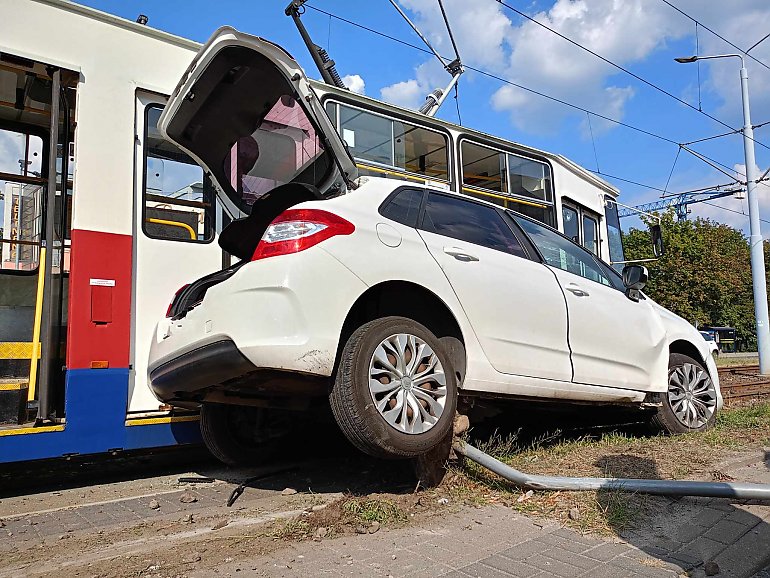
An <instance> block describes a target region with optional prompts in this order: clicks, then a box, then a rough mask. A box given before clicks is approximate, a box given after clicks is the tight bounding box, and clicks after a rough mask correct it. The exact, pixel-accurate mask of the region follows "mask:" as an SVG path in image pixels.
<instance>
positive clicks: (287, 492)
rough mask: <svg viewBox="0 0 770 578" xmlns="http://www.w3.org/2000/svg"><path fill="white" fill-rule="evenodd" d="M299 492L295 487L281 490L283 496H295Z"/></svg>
mask: <svg viewBox="0 0 770 578" xmlns="http://www.w3.org/2000/svg"><path fill="white" fill-rule="evenodd" d="M296 493H297V490H295V489H294V488H285V489H284V490H283V491H281V495H282V496H293V495H294V494H296Z"/></svg>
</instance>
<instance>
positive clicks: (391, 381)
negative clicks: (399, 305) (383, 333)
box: [369, 333, 447, 434]
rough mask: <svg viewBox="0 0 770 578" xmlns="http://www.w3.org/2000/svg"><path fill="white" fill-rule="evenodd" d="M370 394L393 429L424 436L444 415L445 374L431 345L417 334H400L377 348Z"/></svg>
mask: <svg viewBox="0 0 770 578" xmlns="http://www.w3.org/2000/svg"><path fill="white" fill-rule="evenodd" d="M369 392H370V393H371V396H372V400H373V401H374V404H375V406H376V407H377V411H378V412H379V413H380V415H381V416H382V417H383V419H385V421H386V422H387V423H388V424H389V425H390V426H391V427H393V428H395V429H396V430H398V431H400V432H403V433H407V434H421V433H424V432H426V431H428V430H429V429H431V428H432V427H433V426H434V425H435V424H436V422H437V421H438V420H439V418H440V417H441V415H442V414H443V412H444V407H445V406H446V399H447V387H446V375H445V374H444V368H443V366H442V365H441V361H439V358H438V356H437V355H436V353H435V351H433V349H432V348H431V347H430V345H428V344H427V343H426V342H425V341H423V340H422V339H420V338H419V337H417V336H415V335H410V334H405V333H399V334H396V335H391V336H390V337H387V338H386V339H384V340H383V341H381V342H380V344H379V345H378V346H377V347H376V348H375V350H374V353H373V354H372V358H371V361H370V362H369Z"/></svg>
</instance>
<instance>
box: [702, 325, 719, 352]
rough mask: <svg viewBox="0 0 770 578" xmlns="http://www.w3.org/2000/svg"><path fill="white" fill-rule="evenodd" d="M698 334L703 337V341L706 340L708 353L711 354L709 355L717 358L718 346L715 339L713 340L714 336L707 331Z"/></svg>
mask: <svg viewBox="0 0 770 578" xmlns="http://www.w3.org/2000/svg"><path fill="white" fill-rule="evenodd" d="M700 334H701V335H702V336H703V339H705V340H706V343H707V344H708V346H709V351H710V352H711V355H713V356H718V355H719V345H717V342H716V339H714V336H713V335H712V334H711V333H709V332H708V331H701V332H700Z"/></svg>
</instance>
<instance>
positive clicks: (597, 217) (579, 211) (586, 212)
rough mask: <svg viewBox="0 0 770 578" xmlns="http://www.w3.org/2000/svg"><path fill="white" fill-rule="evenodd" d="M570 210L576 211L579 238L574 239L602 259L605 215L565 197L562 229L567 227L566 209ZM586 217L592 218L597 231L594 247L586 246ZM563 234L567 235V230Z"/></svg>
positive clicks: (562, 211) (562, 204) (562, 205)
mask: <svg viewBox="0 0 770 578" xmlns="http://www.w3.org/2000/svg"><path fill="white" fill-rule="evenodd" d="M565 209H567V210H570V211H572V212H573V213H575V218H576V220H577V222H576V224H577V233H578V234H577V238H573V239H572V240H573V241H574V242H575V243H576V244H578V245H580V246H581V247H583V248H584V249H585V250H586V251H588V252H589V253H591V254H592V255H594V256H595V257H597V258H599V259H601V251H602V241H603V238H602V227H601V223H602V218H603V216H602V215H601V214H599V213H597V212H596V211H592V210H591V209H589V208H587V207H585V206H583V205H581V204H580V203H577V202H575V201H573V200H572V199H571V198H569V197H563V198H562V200H561V218H562V229H565V227H564V210H565ZM585 219H590V220H591V221H592V222H593V224H594V231H595V232H596V236H595V238H594V243H593V248H591V247H586V245H585V226H584V225H585ZM563 235H565V236H567V233H566V230H565V231H564V233H563Z"/></svg>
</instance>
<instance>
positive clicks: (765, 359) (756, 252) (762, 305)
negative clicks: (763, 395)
mask: <svg viewBox="0 0 770 578" xmlns="http://www.w3.org/2000/svg"><path fill="white" fill-rule="evenodd" d="M714 58H740V59H741V98H742V100H743V153H744V156H745V159H746V190H747V193H748V201H749V231H750V237H749V245H750V247H751V280H752V285H753V289H754V315H755V317H756V320H757V349H758V351H759V373H760V374H762V375H767V374H768V373H770V326H769V324H768V315H767V281H766V279H765V256H764V247H763V246H762V229H761V226H760V222H759V199H758V198H757V172H756V169H755V167H756V162H755V160H754V129H753V128H752V127H751V114H750V112H749V75H748V73H747V72H746V63H745V62H744V60H743V56H741V55H740V54H716V55H714V56H690V57H688V58H675V59H674V60H676V61H677V62H679V63H681V64H686V63H690V62H696V61H697V60H711V59H714Z"/></svg>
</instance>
